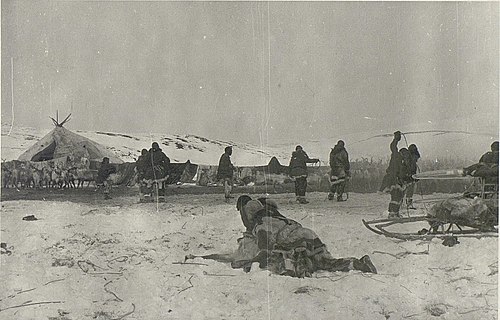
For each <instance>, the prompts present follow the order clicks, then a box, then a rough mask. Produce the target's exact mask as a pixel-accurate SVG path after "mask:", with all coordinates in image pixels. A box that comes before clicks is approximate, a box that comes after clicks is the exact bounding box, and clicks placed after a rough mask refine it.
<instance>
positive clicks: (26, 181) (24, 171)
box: [19, 163, 33, 188]
mask: <svg viewBox="0 0 500 320" xmlns="http://www.w3.org/2000/svg"><path fill="white" fill-rule="evenodd" d="M19 182H21V187H22V188H30V187H31V183H32V182H33V172H32V171H31V167H30V165H29V163H26V164H24V163H23V164H21V168H20V169H19Z"/></svg>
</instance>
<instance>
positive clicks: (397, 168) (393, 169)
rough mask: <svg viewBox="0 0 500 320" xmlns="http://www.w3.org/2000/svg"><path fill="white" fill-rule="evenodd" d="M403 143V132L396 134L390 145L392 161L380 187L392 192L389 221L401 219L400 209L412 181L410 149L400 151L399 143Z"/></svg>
mask: <svg viewBox="0 0 500 320" xmlns="http://www.w3.org/2000/svg"><path fill="white" fill-rule="evenodd" d="M399 141H401V132H400V131H396V132H394V138H393V139H392V142H391V144H390V149H391V160H390V161H389V166H388V168H387V170H386V175H385V176H384V179H383V181H382V185H381V187H380V190H381V191H384V192H390V194H391V201H390V202H389V219H391V218H400V217H401V215H400V214H399V209H400V208H401V203H402V202H403V196H404V191H405V189H406V185H407V183H408V182H409V180H410V170H409V158H410V153H409V151H408V149H406V148H402V149H401V150H400V151H398V142H399Z"/></svg>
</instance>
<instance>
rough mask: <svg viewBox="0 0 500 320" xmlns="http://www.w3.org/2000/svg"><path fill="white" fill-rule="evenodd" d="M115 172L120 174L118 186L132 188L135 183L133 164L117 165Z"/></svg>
mask: <svg viewBox="0 0 500 320" xmlns="http://www.w3.org/2000/svg"><path fill="white" fill-rule="evenodd" d="M117 167H118V168H117V170H116V171H117V172H119V173H120V179H119V180H118V181H117V184H119V185H125V186H133V185H135V183H136V180H137V179H136V172H135V162H127V163H122V164H119V165H117Z"/></svg>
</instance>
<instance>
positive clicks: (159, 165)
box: [148, 142, 170, 180]
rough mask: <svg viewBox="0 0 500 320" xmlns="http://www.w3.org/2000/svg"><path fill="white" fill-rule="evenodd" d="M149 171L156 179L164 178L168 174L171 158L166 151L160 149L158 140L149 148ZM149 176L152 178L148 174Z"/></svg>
mask: <svg viewBox="0 0 500 320" xmlns="http://www.w3.org/2000/svg"><path fill="white" fill-rule="evenodd" d="M148 153H149V164H148V167H149V168H148V169H149V171H150V172H149V173H150V174H151V173H152V177H151V178H153V179H154V180H159V179H163V178H165V177H166V176H167V173H168V172H167V170H168V165H169V164H170V159H169V157H167V155H166V154H165V153H163V151H162V150H161V149H160V146H159V145H158V142H153V143H152V144H151V149H149V152H148ZM148 178H150V177H149V176H148Z"/></svg>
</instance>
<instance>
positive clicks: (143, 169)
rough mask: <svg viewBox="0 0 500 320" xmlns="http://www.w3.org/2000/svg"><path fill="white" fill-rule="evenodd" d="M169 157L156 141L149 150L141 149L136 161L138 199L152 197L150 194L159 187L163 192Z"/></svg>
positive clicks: (144, 199)
mask: <svg viewBox="0 0 500 320" xmlns="http://www.w3.org/2000/svg"><path fill="white" fill-rule="evenodd" d="M169 165H170V158H169V157H167V155H166V154H165V153H164V152H163V151H162V150H161V148H160V146H159V144H158V142H153V143H152V144H151V148H150V149H149V150H147V149H142V150H141V155H140V156H139V158H138V159H137V161H136V170H137V178H138V181H139V200H140V201H147V200H148V198H150V199H152V194H153V192H154V191H155V190H153V187H155V188H156V192H158V191H159V189H160V188H161V189H162V190H163V192H164V190H165V184H166V180H167V178H168V176H169V174H168V169H169Z"/></svg>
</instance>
